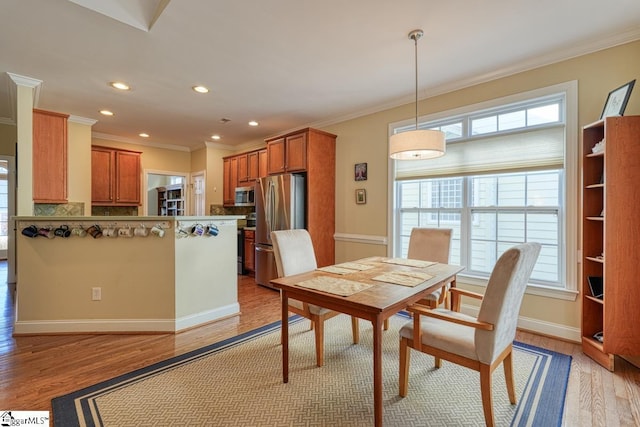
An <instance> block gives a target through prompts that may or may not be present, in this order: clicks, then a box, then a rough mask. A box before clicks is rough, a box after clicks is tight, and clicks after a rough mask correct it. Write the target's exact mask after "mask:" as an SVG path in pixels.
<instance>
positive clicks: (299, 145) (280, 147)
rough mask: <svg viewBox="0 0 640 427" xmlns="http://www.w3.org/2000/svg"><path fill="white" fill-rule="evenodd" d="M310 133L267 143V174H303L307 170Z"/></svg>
mask: <svg viewBox="0 0 640 427" xmlns="http://www.w3.org/2000/svg"><path fill="white" fill-rule="evenodd" d="M307 135H308V132H307V131H304V132H300V133H297V134H292V135H287V136H284V137H280V138H276V139H272V140H268V141H267V173H268V174H269V175H274V174H279V173H285V172H301V171H305V170H306V169H307Z"/></svg>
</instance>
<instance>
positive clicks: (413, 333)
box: [399, 243, 540, 426]
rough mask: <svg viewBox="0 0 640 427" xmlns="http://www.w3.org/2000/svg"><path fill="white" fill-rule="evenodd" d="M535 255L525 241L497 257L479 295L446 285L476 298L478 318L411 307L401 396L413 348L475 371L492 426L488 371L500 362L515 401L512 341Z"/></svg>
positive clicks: (403, 337)
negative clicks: (481, 293) (411, 316)
mask: <svg viewBox="0 0 640 427" xmlns="http://www.w3.org/2000/svg"><path fill="white" fill-rule="evenodd" d="M539 253H540V244H539V243H524V244H521V245H518V246H514V247H513V248H511V249H508V250H507V251H506V252H505V253H503V254H502V256H500V258H499V259H498V261H497V262H496V265H495V266H494V268H493V271H492V272H491V276H490V278H489V282H488V284H487V288H486V291H485V293H484V296H483V295H480V294H477V293H474V292H469V291H465V290H463V289H459V288H451V292H452V293H458V294H459V295H462V296H469V297H473V298H478V299H481V300H482V302H481V303H480V311H479V313H478V317H477V318H474V317H472V316H468V315H465V314H463V313H459V312H457V311H451V310H446V309H442V308H436V309H430V308H426V307H424V306H420V305H415V306H411V307H410V308H409V309H408V310H409V311H411V312H412V313H413V315H414V318H413V321H411V322H409V323H407V324H405V325H404V326H403V327H402V328H401V329H400V381H399V386H400V387H399V389H400V390H399V392H400V396H402V397H405V396H406V395H407V391H408V384H409V362H410V354H411V351H410V350H409V348H413V349H416V350H418V351H421V352H423V353H427V354H430V355H432V356H434V357H435V367H436V368H439V367H440V366H441V359H445V360H448V361H450V362H453V363H456V364H458V365H461V366H465V367H467V368H470V369H473V370H476V371H479V372H480V393H481V396H482V408H483V410H484V417H485V423H486V425H487V426H493V425H494V420H493V404H492V398H491V374H492V372H493V371H494V370H495V368H496V367H497V366H499V365H500V363H502V365H503V368H504V375H505V379H506V383H507V394H508V395H509V401H510V402H511V404H515V403H516V396H515V389H514V384H513V364H512V343H513V340H514V338H515V334H516V324H517V321H518V313H519V311H520V305H521V303H522V297H523V295H524V291H525V288H526V286H527V282H528V281H529V278H530V276H531V272H532V270H533V266H534V265H535V263H536V260H537V258H538V255H539Z"/></svg>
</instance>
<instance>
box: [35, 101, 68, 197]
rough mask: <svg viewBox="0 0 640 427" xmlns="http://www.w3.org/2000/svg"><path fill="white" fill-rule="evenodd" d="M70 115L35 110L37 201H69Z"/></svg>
mask: <svg viewBox="0 0 640 427" xmlns="http://www.w3.org/2000/svg"><path fill="white" fill-rule="evenodd" d="M68 117H69V116H68V115H67V114H60V113H53V112H50V111H43V110H33V201H34V202H36V203H66V202H67V118H68Z"/></svg>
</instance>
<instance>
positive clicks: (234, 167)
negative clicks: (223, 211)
mask: <svg viewBox="0 0 640 427" xmlns="http://www.w3.org/2000/svg"><path fill="white" fill-rule="evenodd" d="M222 173H223V183H222V186H223V195H224V198H223V204H224V206H233V205H234V203H235V199H236V187H237V186H238V158H237V157H236V156H233V157H225V158H224V159H223V168H222Z"/></svg>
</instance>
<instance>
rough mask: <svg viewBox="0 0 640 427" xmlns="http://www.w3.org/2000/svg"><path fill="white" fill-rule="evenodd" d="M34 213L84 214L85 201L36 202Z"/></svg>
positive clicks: (47, 214) (57, 214)
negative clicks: (61, 202)
mask: <svg viewBox="0 0 640 427" xmlns="http://www.w3.org/2000/svg"><path fill="white" fill-rule="evenodd" d="M33 214H34V215H35V216H84V203H82V202H69V203H63V204H52V203H35V204H34V205H33Z"/></svg>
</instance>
